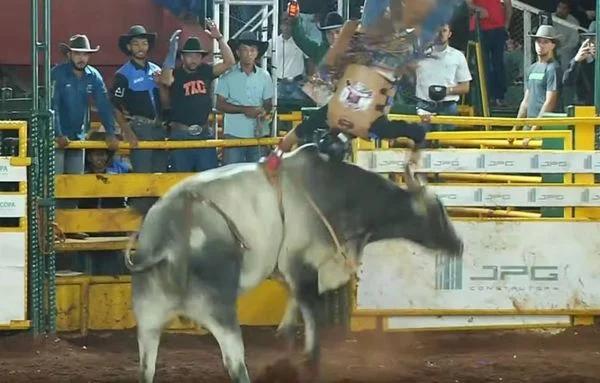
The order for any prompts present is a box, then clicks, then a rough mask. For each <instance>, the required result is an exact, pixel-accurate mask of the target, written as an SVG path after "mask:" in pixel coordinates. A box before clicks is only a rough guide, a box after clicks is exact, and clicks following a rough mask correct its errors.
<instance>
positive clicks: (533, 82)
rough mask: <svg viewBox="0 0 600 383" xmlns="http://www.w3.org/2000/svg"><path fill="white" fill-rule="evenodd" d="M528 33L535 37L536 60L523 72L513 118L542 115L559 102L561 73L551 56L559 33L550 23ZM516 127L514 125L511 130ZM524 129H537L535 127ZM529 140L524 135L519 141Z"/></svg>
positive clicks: (553, 55)
mask: <svg viewBox="0 0 600 383" xmlns="http://www.w3.org/2000/svg"><path fill="white" fill-rule="evenodd" d="M529 36H530V37H532V38H534V39H535V51H536V53H537V62H535V63H533V64H532V65H531V66H530V67H529V69H528V70H527V73H526V74H525V94H524V95H523V100H522V101H521V105H520V106H519V113H518V115H517V118H524V117H527V118H535V117H543V115H544V113H549V112H554V111H556V109H557V107H558V105H559V97H560V89H561V84H562V74H561V70H560V65H559V64H558V61H556V59H555V53H556V52H555V50H556V46H557V44H558V39H559V38H560V36H559V35H557V33H556V31H555V29H554V27H552V26H551V25H541V26H540V27H539V28H538V30H537V33H536V34H535V35H529ZM516 129H517V127H516V126H515V127H514V128H513V130H516ZM524 129H528V130H537V129H538V127H537V126H531V127H524ZM529 140H530V139H529V138H526V139H524V140H523V145H527V144H528V143H529ZM509 142H512V140H509Z"/></svg>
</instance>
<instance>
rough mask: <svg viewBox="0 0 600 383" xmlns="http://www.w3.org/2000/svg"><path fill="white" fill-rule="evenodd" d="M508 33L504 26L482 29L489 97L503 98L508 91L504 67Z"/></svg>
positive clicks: (494, 98)
mask: <svg viewBox="0 0 600 383" xmlns="http://www.w3.org/2000/svg"><path fill="white" fill-rule="evenodd" d="M507 37H508V36H507V33H506V30H505V29H504V28H498V29H491V30H489V31H481V40H482V43H483V56H484V62H485V66H486V67H487V73H486V77H487V84H488V85H489V90H488V93H489V95H488V97H489V98H491V99H492V100H503V99H504V94H505V93H506V73H505V69H504V48H505V45H506V39H507Z"/></svg>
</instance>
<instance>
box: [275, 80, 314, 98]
mask: <svg viewBox="0 0 600 383" xmlns="http://www.w3.org/2000/svg"><path fill="white" fill-rule="evenodd" d="M277 99H278V100H284V101H285V100H299V101H308V100H309V99H308V96H307V95H306V94H305V93H304V92H303V91H302V89H301V88H300V84H298V82H296V81H284V80H277Z"/></svg>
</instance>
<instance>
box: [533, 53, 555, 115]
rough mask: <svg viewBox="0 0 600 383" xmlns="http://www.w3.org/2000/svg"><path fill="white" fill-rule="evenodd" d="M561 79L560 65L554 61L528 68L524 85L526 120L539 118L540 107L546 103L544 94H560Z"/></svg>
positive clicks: (538, 63)
mask: <svg viewBox="0 0 600 383" xmlns="http://www.w3.org/2000/svg"><path fill="white" fill-rule="evenodd" d="M561 79H562V75H561V70H560V65H559V64H558V62H557V61H556V60H553V61H551V62H549V63H543V62H536V63H534V64H532V65H531V66H530V67H529V70H528V71H527V81H526V83H525V84H526V89H527V90H529V100H528V103H527V117H528V118H535V117H538V116H539V114H540V111H541V110H542V105H544V102H546V92H553V91H558V92H560V88H561ZM552 112H553V111H552Z"/></svg>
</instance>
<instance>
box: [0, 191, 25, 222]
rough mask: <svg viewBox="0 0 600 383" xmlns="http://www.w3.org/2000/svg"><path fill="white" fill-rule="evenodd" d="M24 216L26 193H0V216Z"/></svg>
mask: <svg viewBox="0 0 600 383" xmlns="http://www.w3.org/2000/svg"><path fill="white" fill-rule="evenodd" d="M26 216H27V196H26V195H17V194H0V218H21V217H26Z"/></svg>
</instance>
